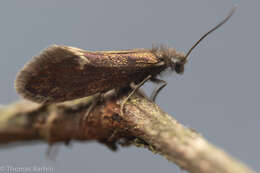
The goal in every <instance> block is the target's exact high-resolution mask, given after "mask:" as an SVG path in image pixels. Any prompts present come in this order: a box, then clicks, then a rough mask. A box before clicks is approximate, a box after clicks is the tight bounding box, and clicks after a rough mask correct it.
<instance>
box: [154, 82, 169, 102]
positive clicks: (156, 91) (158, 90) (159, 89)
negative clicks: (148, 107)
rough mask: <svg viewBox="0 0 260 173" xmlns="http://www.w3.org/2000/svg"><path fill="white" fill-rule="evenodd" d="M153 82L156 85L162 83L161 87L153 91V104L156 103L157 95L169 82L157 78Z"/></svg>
mask: <svg viewBox="0 0 260 173" xmlns="http://www.w3.org/2000/svg"><path fill="white" fill-rule="evenodd" d="M152 81H153V82H155V83H161V85H159V86H158V87H157V88H156V89H154V90H153V93H152V95H151V98H150V99H151V100H152V101H153V102H155V99H156V97H157V95H158V94H159V92H160V91H161V90H162V89H163V88H164V87H165V86H166V85H167V82H166V81H164V80H161V79H157V78H154V79H152Z"/></svg>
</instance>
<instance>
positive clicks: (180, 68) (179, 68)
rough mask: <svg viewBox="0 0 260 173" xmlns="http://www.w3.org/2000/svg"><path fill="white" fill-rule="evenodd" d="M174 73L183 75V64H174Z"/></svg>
mask: <svg viewBox="0 0 260 173" xmlns="http://www.w3.org/2000/svg"><path fill="white" fill-rule="evenodd" d="M175 71H176V73H178V74H180V73H183V72H184V64H181V63H176V64H175Z"/></svg>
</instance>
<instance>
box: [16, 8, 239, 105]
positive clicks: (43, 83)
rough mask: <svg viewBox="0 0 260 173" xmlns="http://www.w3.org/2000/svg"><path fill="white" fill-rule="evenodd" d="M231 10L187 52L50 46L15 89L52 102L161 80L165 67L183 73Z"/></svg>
mask: <svg viewBox="0 0 260 173" xmlns="http://www.w3.org/2000/svg"><path fill="white" fill-rule="evenodd" d="M234 11H235V8H233V9H232V11H231V12H230V13H229V15H228V16H227V17H226V18H225V19H224V20H223V21H221V22H220V23H219V24H218V25H217V26H215V27H214V28H213V29H211V30H209V31H208V32H207V33H206V34H204V35H203V36H202V37H201V38H200V39H199V40H198V41H197V42H196V43H195V44H194V45H193V46H192V48H191V49H190V50H189V51H188V53H187V54H183V53H180V52H178V51H176V50H175V49H172V48H167V47H164V46H161V47H159V48H152V49H132V50H119V51H96V52H91V51H86V50H82V49H79V48H75V47H68V46H57V45H54V46H51V47H49V48H47V49H45V50H44V51H43V52H42V53H40V54H39V55H38V56H36V57H34V59H33V60H32V61H31V62H29V63H28V64H27V65H25V66H24V68H23V69H22V70H21V71H20V72H19V74H18V76H17V78H16V81H15V88H16V90H17V92H18V93H19V94H20V95H21V96H22V97H24V98H26V99H29V100H31V101H34V102H39V103H53V102H62V101H67V100H72V99H77V98H81V97H85V96H89V95H93V94H95V93H104V92H106V91H108V90H111V89H114V88H121V87H125V86H129V84H130V83H136V84H138V83H142V82H143V83H144V80H145V81H146V80H149V79H150V80H152V81H155V82H156V81H157V82H158V81H159V82H162V80H159V79H157V78H156V77H157V76H158V74H160V73H161V72H163V71H165V70H166V69H170V70H172V71H175V72H176V73H178V74H181V73H183V71H184V66H185V64H186V62H187V59H188V56H189V54H190V53H191V51H192V50H193V49H194V48H195V47H196V46H197V45H198V44H199V42H200V41H201V40H203V39H204V38H205V37H206V36H207V35H208V34H210V33H211V32H213V31H214V30H216V29H217V28H218V27H220V26H221V25H223V24H224V23H225V22H226V21H227V20H228V19H229V18H230V17H231V16H232V14H233V13H234ZM165 85H166V83H165ZM165 85H164V86H165ZM161 88H162V87H161Z"/></svg>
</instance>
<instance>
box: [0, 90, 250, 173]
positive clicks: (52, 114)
mask: <svg viewBox="0 0 260 173" xmlns="http://www.w3.org/2000/svg"><path fill="white" fill-rule="evenodd" d="M127 94H128V93H120V94H114V93H113V94H110V95H108V96H106V97H105V98H104V100H103V102H102V103H99V104H97V105H96V106H95V107H94V108H93V109H92V111H91V112H90V114H89V115H88V117H87V119H86V120H85V121H83V117H84V115H85V113H86V111H87V110H88V108H89V106H90V105H91V103H92V102H93V101H94V100H95V99H96V97H97V96H95V95H94V96H90V97H87V98H84V99H80V100H76V101H70V102H65V103H59V104H52V105H38V104H34V103H31V102H27V101H20V102H17V103H14V104H12V105H9V106H5V107H3V108H1V109H0V144H6V143H10V142H17V141H32V140H45V141H47V142H48V143H50V144H53V143H57V142H65V143H68V142H69V141H70V140H80V141H86V140H97V141H99V142H101V143H103V144H106V145H107V146H109V147H110V148H111V149H116V144H117V143H120V144H121V145H128V144H135V145H136V146H140V147H146V148H148V149H150V150H151V151H153V152H155V153H159V154H161V155H163V156H164V157H166V158H167V159H168V160H170V161H172V162H174V163H176V164H177V165H179V166H180V167H181V168H182V169H185V170H187V171H189V172H191V173H220V172H221V173H234V172H235V173H250V172H253V171H251V170H250V169H249V168H247V167H246V166H244V165H243V164H242V163H240V162H238V161H236V160H235V159H233V158H232V157H230V156H228V155H227V154H226V153H224V152H223V151H222V150H221V149H218V148H216V147H215V146H213V145H212V144H210V143H209V142H207V141H206V140H205V139H204V138H203V137H202V136H201V135H200V134H198V133H197V132H195V131H194V130H191V129H189V128H187V127H185V126H183V125H182V124H180V123H179V122H177V121H176V120H175V119H174V118H172V116H170V115H168V114H166V113H164V112H163V111H162V110H161V109H160V108H159V107H158V106H157V105H156V104H155V103H153V102H151V101H149V100H147V99H146V98H144V97H143V96H142V95H141V94H139V93H136V94H135V95H134V96H133V97H131V99H130V100H129V101H128V102H127V104H126V105H125V109H124V115H121V114H120V104H121V103H122V101H123V99H124V98H125V96H126V95H127Z"/></svg>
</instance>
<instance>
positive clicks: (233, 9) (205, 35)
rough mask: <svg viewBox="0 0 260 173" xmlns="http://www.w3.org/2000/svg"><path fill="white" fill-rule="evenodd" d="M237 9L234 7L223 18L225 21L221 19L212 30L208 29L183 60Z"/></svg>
mask: <svg viewBox="0 0 260 173" xmlns="http://www.w3.org/2000/svg"><path fill="white" fill-rule="evenodd" d="M236 9H237V5H235V6H234V7H233V8H232V10H231V11H230V12H229V14H228V15H227V17H225V19H223V20H222V21H221V22H219V24H217V25H216V26H215V27H214V28H212V29H210V30H209V31H208V32H207V33H205V34H204V35H203V36H202V37H201V38H200V39H199V40H198V41H197V42H196V43H195V44H194V45H193V46H192V47H191V48H190V50H189V51H188V52H187V54H186V55H185V57H184V58H185V59H187V58H188V56H189V55H190V53H191V52H192V51H193V49H194V48H195V47H196V46H197V45H198V44H199V43H200V42H201V41H202V40H203V39H204V38H205V37H207V36H208V35H209V34H210V33H212V32H213V31H215V30H216V29H218V28H219V27H220V26H222V25H223V24H224V23H226V22H227V21H228V20H229V18H230V17H231V16H232V15H233V14H234V12H235V11H236Z"/></svg>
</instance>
